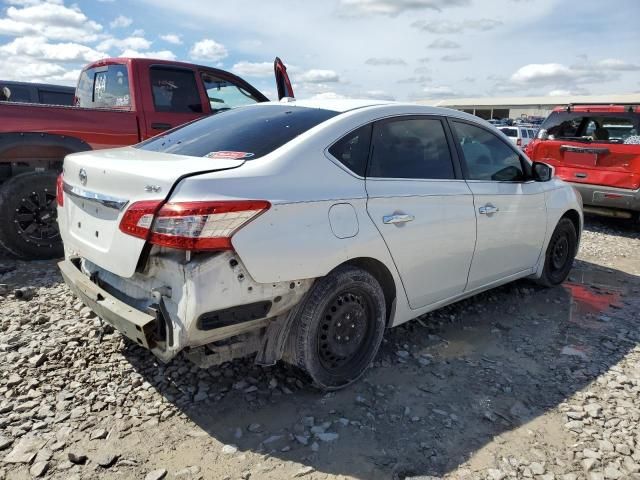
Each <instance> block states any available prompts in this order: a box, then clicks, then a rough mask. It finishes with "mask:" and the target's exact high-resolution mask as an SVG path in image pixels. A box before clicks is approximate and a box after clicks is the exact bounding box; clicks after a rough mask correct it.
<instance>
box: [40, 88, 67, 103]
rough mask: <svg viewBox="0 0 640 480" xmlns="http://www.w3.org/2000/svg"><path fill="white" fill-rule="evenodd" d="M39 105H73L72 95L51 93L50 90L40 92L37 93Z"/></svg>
mask: <svg viewBox="0 0 640 480" xmlns="http://www.w3.org/2000/svg"><path fill="white" fill-rule="evenodd" d="M38 97H39V100H40V103H45V104H47V105H73V93H71V92H69V93H66V92H53V91H51V90H40V91H39V92H38Z"/></svg>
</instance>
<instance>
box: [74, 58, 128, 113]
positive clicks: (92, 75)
mask: <svg viewBox="0 0 640 480" xmlns="http://www.w3.org/2000/svg"><path fill="white" fill-rule="evenodd" d="M76 103H77V105H79V106H80V107H87V108H117V109H123V110H129V109H131V92H130V91H129V74H128V72H127V66H126V65H108V66H102V67H95V68H88V69H86V70H83V71H82V72H81V73H80V80H79V81H78V88H77V89H76Z"/></svg>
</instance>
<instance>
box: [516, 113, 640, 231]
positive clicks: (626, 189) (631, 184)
mask: <svg viewBox="0 0 640 480" xmlns="http://www.w3.org/2000/svg"><path fill="white" fill-rule="evenodd" d="M639 132H640V107H638V106H630V105H569V106H566V107H556V108H555V109H554V110H553V112H552V113H551V114H550V115H549V116H548V117H547V119H546V120H545V121H544V122H543V123H542V126H541V127H540V130H539V131H538V136H537V138H536V139H535V140H534V141H533V142H530V143H529V145H527V148H526V153H527V155H528V156H529V158H531V159H532V160H535V161H539V162H545V163H548V164H550V165H552V166H554V167H555V169H556V175H557V176H558V177H559V178H561V179H562V180H565V181H566V182H569V183H571V184H572V185H573V186H574V187H575V188H576V189H577V190H578V191H579V192H580V194H581V195H582V200H583V202H584V210H585V212H589V211H590V212H592V213H598V214H602V215H607V216H615V217H623V218H630V219H631V218H632V219H634V220H636V221H637V220H638V218H639V214H640V136H639Z"/></svg>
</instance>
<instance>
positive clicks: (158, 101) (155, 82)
mask: <svg viewBox="0 0 640 480" xmlns="http://www.w3.org/2000/svg"><path fill="white" fill-rule="evenodd" d="M149 78H150V79H151V93H152V94H153V105H154V107H155V110H156V112H172V113H201V112H202V103H201V101H200V94H199V93H198V85H197V84H196V77H195V74H194V73H193V71H191V70H184V69H174V68H165V67H151V68H150V69H149Z"/></svg>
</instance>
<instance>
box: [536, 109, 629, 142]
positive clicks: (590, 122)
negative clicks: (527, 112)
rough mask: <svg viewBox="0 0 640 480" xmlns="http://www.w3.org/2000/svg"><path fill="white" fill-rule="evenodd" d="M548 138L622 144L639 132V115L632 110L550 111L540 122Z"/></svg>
mask: <svg viewBox="0 0 640 480" xmlns="http://www.w3.org/2000/svg"><path fill="white" fill-rule="evenodd" d="M541 130H545V131H546V133H547V135H548V136H549V139H551V140H554V139H556V140H561V139H566V140H573V141H577V142H598V143H625V142H626V141H627V139H629V138H630V137H633V136H636V135H638V132H639V131H640V115H639V114H637V113H633V112H611V113H607V112H587V113H585V112H553V113H552V114H551V115H549V117H547V119H546V120H545V121H544V123H543V124H542V127H541Z"/></svg>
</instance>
